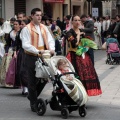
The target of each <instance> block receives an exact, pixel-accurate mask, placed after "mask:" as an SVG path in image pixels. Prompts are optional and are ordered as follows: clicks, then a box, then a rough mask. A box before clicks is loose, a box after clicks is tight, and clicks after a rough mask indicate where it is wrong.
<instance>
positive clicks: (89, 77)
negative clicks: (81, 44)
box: [67, 52, 102, 96]
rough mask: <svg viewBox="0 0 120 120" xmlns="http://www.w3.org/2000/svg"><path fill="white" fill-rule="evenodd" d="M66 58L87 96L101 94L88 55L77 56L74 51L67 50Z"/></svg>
mask: <svg viewBox="0 0 120 120" xmlns="http://www.w3.org/2000/svg"><path fill="white" fill-rule="evenodd" d="M67 59H68V60H69V61H70V62H71V63H72V65H73V67H74V68H75V71H76V73H77V74H78V76H79V77H80V80H81V82H82V83H83V85H84V87H85V89H86V91H87V94H88V96H96V95H100V94H102V90H101V87H100V82H99V79H98V76H97V74H96V71H95V68H94V66H93V64H92V61H91V58H90V56H89V55H88V54H87V53H86V54H85V58H84V59H83V58H82V56H77V55H76V54H75V52H69V53H68V55H67Z"/></svg>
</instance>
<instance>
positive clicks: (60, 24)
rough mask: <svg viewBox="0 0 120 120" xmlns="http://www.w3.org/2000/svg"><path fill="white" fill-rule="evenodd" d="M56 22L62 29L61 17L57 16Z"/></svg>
mask: <svg viewBox="0 0 120 120" xmlns="http://www.w3.org/2000/svg"><path fill="white" fill-rule="evenodd" d="M56 24H57V26H59V28H60V29H62V22H61V21H60V17H57V20H56Z"/></svg>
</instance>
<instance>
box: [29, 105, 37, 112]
mask: <svg viewBox="0 0 120 120" xmlns="http://www.w3.org/2000/svg"><path fill="white" fill-rule="evenodd" d="M30 107H31V111H32V112H37V106H36V104H33V105H30Z"/></svg>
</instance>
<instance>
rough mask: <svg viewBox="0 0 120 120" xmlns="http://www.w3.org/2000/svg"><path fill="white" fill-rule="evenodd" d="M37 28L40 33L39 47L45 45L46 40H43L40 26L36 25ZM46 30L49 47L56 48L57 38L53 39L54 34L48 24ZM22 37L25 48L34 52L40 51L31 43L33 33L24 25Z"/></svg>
mask: <svg viewBox="0 0 120 120" xmlns="http://www.w3.org/2000/svg"><path fill="white" fill-rule="evenodd" d="M35 28H36V30H37V32H38V34H39V42H38V47H41V46H44V41H43V37H42V33H41V30H40V26H39V25H35ZM45 30H46V34H47V38H48V46H49V49H50V50H55V40H54V39H53V37H52V35H51V34H50V32H49V30H48V28H47V27H46V26H45ZM20 38H21V40H22V47H23V49H24V50H26V51H28V52H31V53H34V54H38V53H39V50H38V49H37V48H36V47H34V46H33V45H32V44H31V34H30V31H29V29H28V28H27V27H24V28H23V29H22V31H21V33H20Z"/></svg>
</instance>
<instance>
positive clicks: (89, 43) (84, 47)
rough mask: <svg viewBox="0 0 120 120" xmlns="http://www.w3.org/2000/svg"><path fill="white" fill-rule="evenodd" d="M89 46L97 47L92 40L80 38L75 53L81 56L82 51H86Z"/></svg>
mask: <svg viewBox="0 0 120 120" xmlns="http://www.w3.org/2000/svg"><path fill="white" fill-rule="evenodd" d="M89 48H93V49H98V47H97V44H96V43H95V42H94V41H92V40H90V39H88V38H82V39H81V46H78V48H77V51H76V55H78V56H81V55H82V56H83V55H84V53H85V52H87V51H88V49H89Z"/></svg>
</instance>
